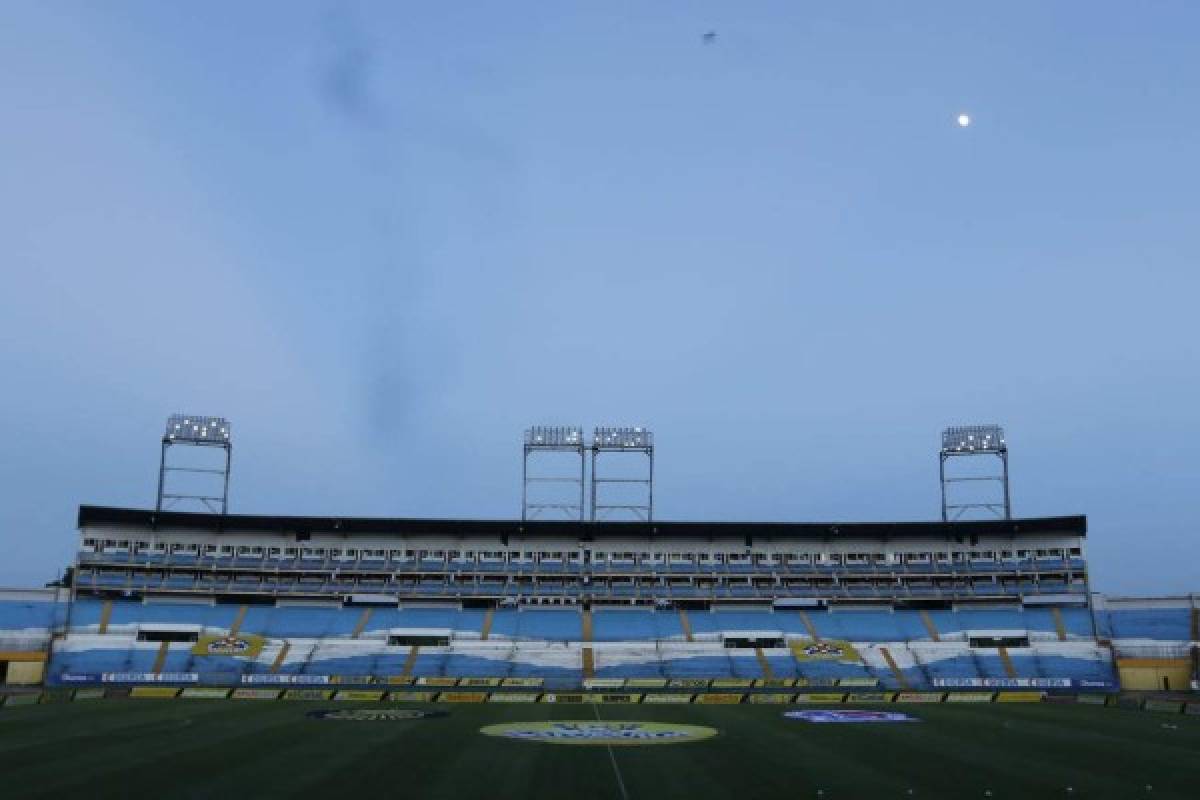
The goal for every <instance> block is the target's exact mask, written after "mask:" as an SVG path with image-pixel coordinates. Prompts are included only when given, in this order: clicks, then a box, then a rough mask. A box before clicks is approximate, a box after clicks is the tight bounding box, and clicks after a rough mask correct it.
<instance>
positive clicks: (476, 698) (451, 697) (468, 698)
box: [437, 692, 487, 703]
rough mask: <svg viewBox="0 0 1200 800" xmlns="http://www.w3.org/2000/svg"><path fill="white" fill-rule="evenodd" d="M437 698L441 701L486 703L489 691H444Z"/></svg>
mask: <svg viewBox="0 0 1200 800" xmlns="http://www.w3.org/2000/svg"><path fill="white" fill-rule="evenodd" d="M437 699H438V702H439V703H484V702H487V692H442V693H441V694H439V695H438V698H437Z"/></svg>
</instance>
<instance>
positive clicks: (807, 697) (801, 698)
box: [795, 692, 846, 703]
mask: <svg viewBox="0 0 1200 800" xmlns="http://www.w3.org/2000/svg"><path fill="white" fill-rule="evenodd" d="M845 696H846V695H844V694H830V693H828V692H822V693H816V694H813V693H804V694H798V695H796V700H795V702H797V703H840V702H842V700H843V698H845Z"/></svg>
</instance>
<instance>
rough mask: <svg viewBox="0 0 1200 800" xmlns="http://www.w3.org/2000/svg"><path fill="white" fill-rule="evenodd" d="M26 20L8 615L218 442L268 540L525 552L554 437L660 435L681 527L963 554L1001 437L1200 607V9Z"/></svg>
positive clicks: (13, 259)
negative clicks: (319, 525) (874, 526)
mask: <svg viewBox="0 0 1200 800" xmlns="http://www.w3.org/2000/svg"><path fill="white" fill-rule="evenodd" d="M0 20H2V22H3V24H0V95H2V96H3V97H4V98H5V102H4V103H3V104H0V185H3V186H4V187H5V189H4V191H3V192H0V240H2V241H3V242H4V255H3V259H2V260H0V263H2V264H3V267H2V270H3V280H2V284H0V374H3V375H4V376H5V381H4V382H5V384H6V386H5V389H4V390H3V391H2V392H0V412H2V413H3V414H4V418H5V419H6V420H8V421H9V429H8V434H7V435H6V436H5V439H4V452H3V457H2V458H0V479H2V481H3V483H2V484H0V486H2V487H3V489H2V491H3V502H0V543H2V544H3V548H4V550H3V552H4V553H5V556H6V557H5V558H4V559H2V560H0V583H2V584H7V585H29V584H36V583H40V582H41V581H43V580H46V579H48V578H50V577H53V576H54V574H55V573H56V572H57V571H58V570H59V569H60V568H61V567H62V566H63V565H64V564H66V563H68V561H69V559H70V558H71V554H72V552H73V546H74V541H75V540H74V531H73V520H74V512H75V508H76V506H77V505H78V504H79V503H81V502H88V503H99V504H112V505H133V506H148V505H151V504H152V503H153V496H154V486H155V477H156V475H155V473H156V469H157V459H158V447H157V439H158V436H159V435H160V431H161V425H162V423H163V421H164V419H165V417H166V416H167V415H168V414H169V413H171V412H173V411H188V412H192V413H214V414H223V415H226V416H228V417H229V418H231V419H232V420H233V424H234V431H235V437H236V449H235V454H234V474H233V487H232V501H231V504H232V509H231V510H234V511H241V512H258V513H296V514H305V513H313V514H337V515H347V516H352V515H411V516H472V517H493V516H494V517H511V516H513V515H515V514H517V513H518V510H519V498H520V457H519V452H520V450H519V441H520V435H521V431H522V430H523V428H524V427H525V426H527V425H530V424H536V423H575V424H581V425H585V426H589V427H590V426H591V425H594V424H605V423H617V424H621V423H629V424H645V425H649V426H651V427H652V428H653V429H654V430H655V432H656V435H657V444H658V460H657V468H658V469H657V475H656V478H657V480H656V501H657V509H656V510H657V515H658V516H659V517H660V518H667V519H722V520H730V519H754V520H763V519H767V520H796V521H808V520H878V519H931V518H934V517H935V516H937V514H938V485H937V457H936V451H937V446H938V432H939V431H940V429H941V428H942V427H944V426H946V425H950V424H955V423H960V422H977V421H981V422H992V421H994V422H999V423H1001V424H1003V425H1005V426H1006V428H1007V429H1008V431H1009V441H1010V445H1011V448H1012V470H1013V472H1012V491H1013V503H1014V511H1015V512H1016V513H1017V514H1019V515H1052V514H1069V513H1086V514H1087V515H1088V516H1089V519H1090V529H1091V535H1090V540H1089V552H1090V556H1091V559H1092V564H1093V567H1092V569H1093V577H1094V583H1095V585H1096V586H1097V588H1099V589H1100V590H1103V591H1107V592H1113V593H1168V592H1182V591H1188V590H1192V591H1194V590H1197V589H1200V583H1198V582H1197V580H1196V574H1197V570H1196V567H1195V565H1196V563H1198V562H1200V536H1197V533H1198V532H1200V531H1198V528H1200V525H1198V522H1200V513H1198V511H1197V503H1196V500H1195V498H1196V495H1197V487H1198V486H1200V466H1198V465H1197V460H1196V459H1195V457H1194V453H1193V450H1194V449H1195V444H1196V442H1197V435H1198V434H1200V421H1198V418H1197V414H1196V409H1197V407H1198V405H1200V377H1198V374H1200V373H1198V370H1197V366H1198V361H1200V358H1198V356H1200V353H1198V344H1197V342H1198V341H1200V336H1198V335H1197V334H1198V333H1200V330H1198V328H1200V325H1198V323H1197V321H1196V311H1195V306H1196V303H1197V296H1198V290H1200V278H1198V273H1197V251H1198V245H1200V225H1197V224H1196V220H1197V218H1198V217H1200V197H1198V194H1197V192H1196V187H1197V185H1198V184H1200V181H1198V179H1200V146H1198V145H1197V137H1196V131H1197V129H1198V126H1197V123H1198V122H1200V53H1198V51H1197V50H1196V48H1195V46H1194V32H1195V30H1196V29H1197V25H1198V24H1200V7H1197V6H1196V5H1195V4H1194V3H1190V2H1154V3H1144V4H1136V5H1130V4H1126V3H1117V2H1089V3H1083V2H1063V3H1043V2H1014V3H1005V4H992V5H990V6H986V7H985V6H983V5H981V4H973V3H968V4H964V3H961V2H928V3H904V4H900V3H892V2H876V3H825V4H800V3H794V2H776V3H767V2H764V3H745V4H744V3H739V4H730V3H717V2H711V3H704V2H662V3H653V4H651V3H642V2H628V3H619V2H615V3H614V2H608V3H520V2H517V3H504V4H499V3H492V4H447V3H424V4H414V3H405V4H400V3H376V4H371V3H358V4H333V3H319V4H304V3H291V2H289V3H274V4H270V3H263V4H254V5H247V4H236V3H225V4H221V3H216V4H211V3H210V4H189V5H187V6H183V5H180V4H165V3H153V2H144V3H134V2H123V3H119V4H112V3H109V4H102V5H98V4H95V3H70V2H61V3H54V4H49V3H8V4H6V5H5V7H4V9H3V11H0ZM709 30H712V31H716V32H717V34H718V36H717V40H716V41H715V42H714V43H712V44H709V45H705V44H704V43H703V42H702V41H701V36H702V34H703V33H704V32H706V31H709ZM964 111H965V112H967V113H970V114H971V116H972V118H973V124H972V125H971V126H970V127H969V128H966V129H961V128H959V127H958V126H957V125H956V124H955V121H954V120H955V116H956V115H957V114H958V113H960V112H964Z"/></svg>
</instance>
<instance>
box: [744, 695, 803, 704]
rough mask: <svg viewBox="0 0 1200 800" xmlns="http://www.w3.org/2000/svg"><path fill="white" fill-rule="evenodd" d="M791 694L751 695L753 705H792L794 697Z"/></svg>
mask: <svg viewBox="0 0 1200 800" xmlns="http://www.w3.org/2000/svg"><path fill="white" fill-rule="evenodd" d="M793 696H794V695H790V694H752V695H750V702H751V703H790V702H792V697H793Z"/></svg>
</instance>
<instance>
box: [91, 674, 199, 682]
mask: <svg viewBox="0 0 1200 800" xmlns="http://www.w3.org/2000/svg"><path fill="white" fill-rule="evenodd" d="M100 680H101V681H103V682H104V683H198V682H199V681H200V673H198V672H159V673H154V672H105V673H103V674H102V675H101V676H100Z"/></svg>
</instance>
